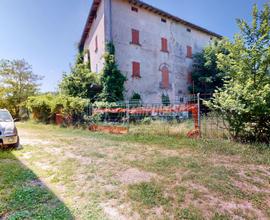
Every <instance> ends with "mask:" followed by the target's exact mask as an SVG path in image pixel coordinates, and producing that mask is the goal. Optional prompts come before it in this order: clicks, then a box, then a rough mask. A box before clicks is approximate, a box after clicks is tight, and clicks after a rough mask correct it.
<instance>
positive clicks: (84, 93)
mask: <svg viewBox="0 0 270 220" xmlns="http://www.w3.org/2000/svg"><path fill="white" fill-rule="evenodd" d="M99 84H100V83H99V78H98V75H97V74H96V73H92V72H91V70H90V64H89V62H84V60H83V53H79V54H78V55H77V60H76V63H75V65H74V66H72V67H71V71H70V73H69V74H67V73H64V74H63V79H62V82H61V83H60V85H59V87H60V91H61V93H62V94H65V95H68V96H73V97H80V98H88V99H91V100H92V101H94V100H95V99H97V95H98V93H99V92H100V90H101V88H100V85H99Z"/></svg>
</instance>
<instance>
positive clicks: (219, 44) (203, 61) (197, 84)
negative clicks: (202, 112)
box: [189, 40, 228, 94]
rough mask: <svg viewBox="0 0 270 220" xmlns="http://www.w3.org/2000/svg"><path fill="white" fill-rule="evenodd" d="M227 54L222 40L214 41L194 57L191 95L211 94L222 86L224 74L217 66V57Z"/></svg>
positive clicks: (190, 87)
mask: <svg viewBox="0 0 270 220" xmlns="http://www.w3.org/2000/svg"><path fill="white" fill-rule="evenodd" d="M219 53H222V54H227V53H228V51H227V50H226V48H225V47H224V40H215V41H213V43H212V44H210V45H209V46H208V47H206V48H204V50H203V51H202V52H200V53H197V54H195V55H194V58H193V66H192V73H191V74H192V85H191V86H189V91H190V93H192V94H197V93H201V94H213V93H214V91H215V90H216V89H217V88H221V87H222V86H223V83H224V82H223V79H224V75H225V74H224V72H223V71H222V70H220V68H218V66H217V60H218V58H217V55H218V54H219Z"/></svg>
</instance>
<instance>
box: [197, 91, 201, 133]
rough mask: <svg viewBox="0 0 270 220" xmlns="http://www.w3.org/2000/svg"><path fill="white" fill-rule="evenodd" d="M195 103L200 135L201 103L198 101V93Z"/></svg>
mask: <svg viewBox="0 0 270 220" xmlns="http://www.w3.org/2000/svg"><path fill="white" fill-rule="evenodd" d="M197 103H198V128H199V132H200V136H201V103H200V93H198V94H197Z"/></svg>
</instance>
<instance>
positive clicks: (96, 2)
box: [79, 0, 222, 49]
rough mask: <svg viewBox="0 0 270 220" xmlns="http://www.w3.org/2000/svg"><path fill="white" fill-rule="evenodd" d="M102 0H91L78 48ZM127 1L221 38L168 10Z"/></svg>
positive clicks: (135, 1) (140, 2)
mask: <svg viewBox="0 0 270 220" xmlns="http://www.w3.org/2000/svg"><path fill="white" fill-rule="evenodd" d="M101 1H102V0H93V4H92V7H91V10H90V13H89V15H88V18H87V21H86V24H85V27H84V31H83V35H82V37H81V41H80V44H79V48H80V49H83V45H84V43H85V41H86V38H87V36H88V33H89V31H90V29H91V26H92V23H93V20H94V18H95V16H96V13H97V10H98V7H99V5H100V3H101ZM128 2H129V3H131V4H133V5H135V6H138V7H140V8H144V9H146V10H149V11H150V12H153V13H155V14H158V15H160V16H163V17H166V18H169V19H172V20H173V21H175V22H179V23H181V24H184V25H186V26H188V27H191V28H194V29H196V30H198V31H201V32H204V33H206V34H209V35H212V36H214V37H217V38H222V35H219V34H217V33H215V32H212V31H209V30H207V29H206V28H203V27H200V26H198V25H196V24H193V23H191V22H188V21H186V20H184V19H182V18H179V17H176V16H174V15H172V14H170V13H168V12H165V11H163V10H161V9H158V8H156V7H154V6H152V5H149V4H147V3H145V2H143V1H140V0H128Z"/></svg>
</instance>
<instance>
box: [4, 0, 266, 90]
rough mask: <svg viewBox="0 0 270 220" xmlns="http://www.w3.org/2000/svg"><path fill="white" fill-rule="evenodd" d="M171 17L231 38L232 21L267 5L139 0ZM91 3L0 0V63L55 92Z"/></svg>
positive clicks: (244, 0) (243, 0) (247, 0)
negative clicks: (24, 68)
mask: <svg viewBox="0 0 270 220" xmlns="http://www.w3.org/2000/svg"><path fill="white" fill-rule="evenodd" d="M145 2H147V3H149V4H152V5H154V6H156V7H158V8H161V9H163V10H165V11H167V12H169V13H171V14H174V15H176V16H178V17H181V18H183V19H186V20H188V21H190V22H192V23H195V24H198V25H200V26H203V27H205V28H207V29H209V30H211V31H214V32H216V33H219V34H221V35H223V36H227V37H229V38H232V36H233V34H234V33H235V32H237V31H238V29H237V26H236V23H235V19H236V18H245V19H247V20H250V19H251V17H250V13H251V9H252V5H253V4H254V3H257V4H259V6H260V7H261V6H262V5H263V4H264V3H266V2H267V0H145ZM91 4H92V0H0V59H3V58H5V59H21V58H24V59H25V60H26V61H27V62H29V63H30V64H31V65H32V67H33V70H34V72H35V73H36V74H39V75H43V76H44V79H43V81H42V86H41V91H55V90H56V89H57V84H58V82H59V81H60V80H61V77H62V73H63V72H64V71H69V66H70V64H71V63H73V62H74V58H75V56H76V53H77V48H76V45H77V44H78V42H79V40H80V37H81V34H82V30H83V27H84V25H85V22H86V18H87V15H88V12H89V8H90V6H91Z"/></svg>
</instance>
